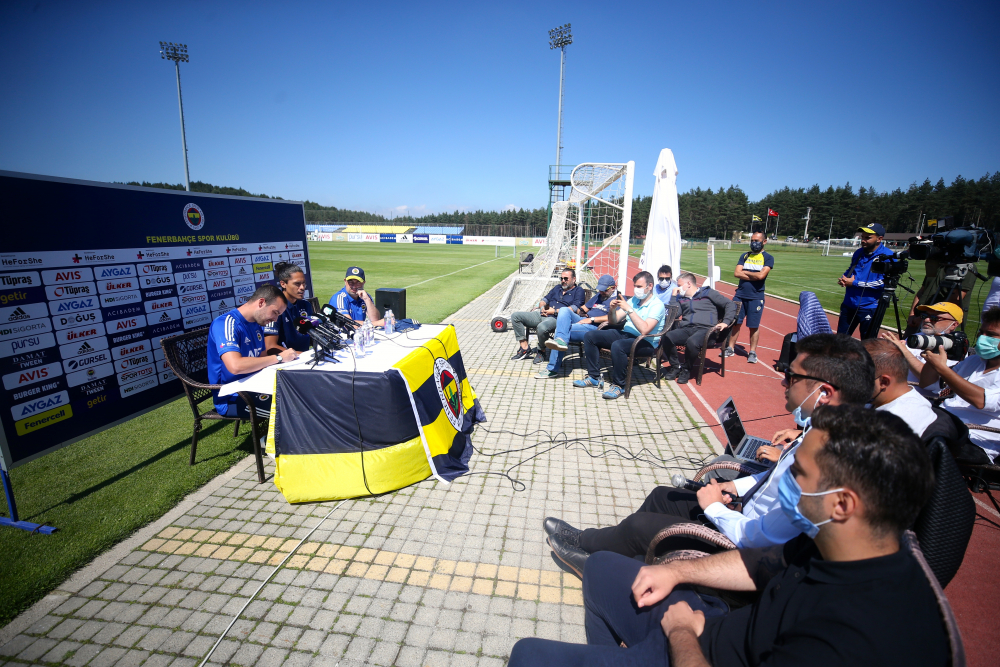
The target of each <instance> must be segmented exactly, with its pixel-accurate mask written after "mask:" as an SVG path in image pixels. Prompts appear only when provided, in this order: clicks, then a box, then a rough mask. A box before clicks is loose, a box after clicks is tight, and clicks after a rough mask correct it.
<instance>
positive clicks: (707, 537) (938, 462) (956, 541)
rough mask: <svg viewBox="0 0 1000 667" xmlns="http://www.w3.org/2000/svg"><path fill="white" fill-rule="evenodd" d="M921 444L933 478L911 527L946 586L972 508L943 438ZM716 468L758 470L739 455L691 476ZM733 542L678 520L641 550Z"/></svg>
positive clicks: (649, 556)
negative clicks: (929, 458) (927, 455)
mask: <svg viewBox="0 0 1000 667" xmlns="http://www.w3.org/2000/svg"><path fill="white" fill-rule="evenodd" d="M925 445H926V447H927V451H928V454H929V455H930V457H931V464H932V465H933V467H934V476H935V484H934V490H933V492H932V494H931V497H930V499H929V500H928V501H927V504H926V505H924V507H923V508H922V509H921V511H920V514H918V515H917V518H916V520H915V521H914V523H913V530H914V531H915V534H916V535H917V536H919V537H920V540H921V542H923V544H924V554H925V555H926V561H925V562H927V563H929V564H930V565H929V567H930V569H931V571H933V573H934V576H935V578H936V581H937V582H939V583H940V585H941V586H947V585H948V582H950V581H951V580H952V578H953V577H954V576H955V573H956V572H958V568H959V567H960V566H961V564H962V559H963V558H964V557H965V550H966V548H967V547H968V545H969V539H970V538H971V536H972V527H973V523H974V522H975V518H976V510H975V504H974V502H973V500H972V498H971V497H970V496H969V493H968V491H966V490H965V485H964V482H963V481H962V477H961V475H960V474H959V471H958V468H957V467H956V465H955V460H954V458H953V457H952V456H951V453H950V451H949V449H948V444H947V442H946V441H945V439H944V438H942V437H934V438H931V440H930V441H929V442H927V443H925ZM721 469H725V470H737V471H739V472H740V473H747V474H752V473H754V472H758V470H756V469H754V468H752V467H751V466H748V465H745V464H742V463H739V462H738V461H720V462H718V463H713V464H709V465H707V466H705V467H704V468H702V469H701V470H700V471H699V472H698V474H697V475H696V476H695V478H694V480H695V481H699V480H700V479H701V478H702V477H703V476H704V475H705V474H706V473H708V472H710V471H712V470H721ZM692 540H695V541H697V543H698V548H697V549H692V548H690V545H691V542H692ZM673 545H676V547H675V546H673ZM702 545H704V546H702ZM735 548H736V545H735V544H733V543H732V542H731V541H730V540H729V539H728V538H726V537H725V536H724V535H722V534H721V533H719V532H718V531H716V530H714V529H712V528H710V527H708V526H704V525H702V524H700V523H677V524H674V525H672V526H669V527H667V528H664V529H663V530H661V531H660V532H659V533H657V534H656V536H655V537H654V538H653V540H652V541H651V542H650V544H649V548H648V549H647V550H646V563H647V564H650V565H653V564H658V563H668V562H670V561H674V560H689V559H692V558H700V557H702V556H707V555H709V554H711V553H716V552H718V551H726V550H728V549H735ZM922 557H923V556H922Z"/></svg>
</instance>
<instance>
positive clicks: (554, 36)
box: [549, 23, 573, 172]
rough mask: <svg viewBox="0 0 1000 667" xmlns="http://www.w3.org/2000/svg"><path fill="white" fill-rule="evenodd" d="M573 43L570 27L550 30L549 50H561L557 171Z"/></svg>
mask: <svg viewBox="0 0 1000 667" xmlns="http://www.w3.org/2000/svg"><path fill="white" fill-rule="evenodd" d="M572 43H573V33H572V32H570V25H569V23H567V24H566V25H561V26H559V27H558V28H553V29H552V30H549V49H559V125H558V126H557V129H556V171H557V172H558V171H559V165H560V164H561V163H562V110H563V83H564V82H565V79H566V47H567V46H569V45H570V44H572Z"/></svg>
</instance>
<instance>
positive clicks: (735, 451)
mask: <svg viewBox="0 0 1000 667" xmlns="http://www.w3.org/2000/svg"><path fill="white" fill-rule="evenodd" d="M715 414H716V416H718V418H719V423H720V424H722V429H723V430H724V431H725V432H726V437H727V438H728V439H729V444H728V446H727V447H726V449H727V451H728V453H729V454H730V455H731V456H733V457H734V458H736V459H739V460H740V461H745V462H747V463H753V464H755V465H757V466H761V467H764V468H767V467H770V466H772V465H774V464H773V463H772V462H770V461H760V460H758V459H757V449H758V448H760V446H761V445H770V444H771V441H770V440H767V439H765V438H758V437H756V436H753V435H747V432H746V429H744V428H743V420H742V419H740V413H739V411H738V410H737V409H736V403H734V402H733V397H732V396H730V397H729V398H727V399H726V400H725V402H724V403H723V404H722V405H720V406H719V409H718V410H716V411H715Z"/></svg>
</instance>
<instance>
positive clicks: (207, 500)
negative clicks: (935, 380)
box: [0, 283, 721, 667]
mask: <svg viewBox="0 0 1000 667" xmlns="http://www.w3.org/2000/svg"><path fill="white" fill-rule="evenodd" d="M504 286H505V283H500V284H499V285H497V286H496V287H494V288H493V289H492V290H490V291H489V292H488V293H487V294H484V295H483V296H481V297H479V298H478V299H476V300H474V301H473V302H472V303H470V304H469V305H468V306H466V307H465V308H463V309H462V310H460V311H459V312H458V313H456V314H455V315H454V316H453V317H452V318H449V320H447V321H448V322H451V323H453V324H454V325H455V327H456V329H457V331H458V337H459V341H460V344H461V346H462V354H463V358H464V361H465V365H466V368H467V370H468V372H469V376H470V380H471V382H472V384H473V386H474V388H475V390H476V392H477V393H478V395H479V398H480V400H481V402H482V405H483V407H484V409H485V411H486V414H487V417H488V418H489V422H488V423H487V424H486V425H485V428H480V429H479V430H478V431H477V432H476V435H475V437H474V438H473V440H474V443H475V445H476V447H477V448H479V449H481V450H482V452H484V453H476V454H475V455H474V456H473V458H472V463H471V467H472V470H473V473H474V474H472V475H469V476H465V477H462V478H459V479H458V480H456V481H455V482H454V483H452V484H451V485H450V486H446V485H444V484H440V483H437V482H434V481H425V482H422V483H420V484H416V485H414V486H411V487H409V488H406V489H402V490H400V491H398V492H396V493H392V494H388V495H385V496H382V497H379V498H368V499H360V500H348V501H345V502H344V503H343V504H342V505H341V506H340V507H337V504H336V503H323V504H308V505H299V506H291V505H289V504H288V503H287V502H285V500H284V498H283V497H282V496H281V494H280V493H279V492H278V491H277V489H276V488H275V487H274V485H273V483H272V482H271V481H270V479H269V480H268V482H267V483H265V484H262V485H258V484H257V483H256V479H255V474H254V471H253V468H252V459H247V460H245V461H244V462H242V463H241V464H239V465H237V466H235V467H234V468H233V469H231V470H230V471H229V472H227V473H226V474H224V475H222V476H220V477H219V478H217V479H216V480H213V482H211V483H210V484H208V485H207V486H206V487H204V488H203V489H201V490H199V491H198V492H197V493H195V494H193V495H192V496H190V497H189V498H187V499H185V500H184V501H183V502H182V503H181V504H180V505H179V506H178V507H177V508H175V509H174V510H173V511H171V512H170V513H169V514H167V515H166V516H164V517H163V518H162V519H160V520H159V521H157V522H155V523H154V524H152V525H150V526H148V527H146V528H145V529H143V530H142V531H140V532H139V533H138V534H136V535H134V536H133V537H132V538H130V539H129V540H127V541H126V542H124V543H122V544H120V545H119V546H118V547H116V548H115V549H114V550H112V551H111V552H109V553H108V554H105V555H104V556H102V557H101V558H99V559H98V560H96V561H95V562H94V563H92V564H91V565H89V566H88V567H87V568H85V569H84V570H82V571H81V572H78V573H77V574H76V575H75V576H74V577H73V578H71V579H70V580H69V581H67V582H65V583H64V584H63V585H62V586H61V587H60V589H59V590H57V591H55V592H54V593H52V594H50V595H49V596H47V597H46V598H45V599H44V600H42V601H41V602H39V603H38V604H37V605H35V606H34V607H33V608H32V609H31V610H29V611H27V612H25V613H24V614H23V615H22V616H20V617H19V618H18V619H16V620H15V621H14V622H13V623H11V624H10V625H8V626H7V627H6V628H4V629H2V630H0V667H3V665H5V664H22V663H32V664H38V663H50V664H66V665H73V666H74V667H76V666H82V665H93V666H108V665H140V664H143V665H168V664H170V665H181V666H193V665H198V664H200V663H201V660H202V659H203V657H204V656H205V655H206V654H207V652H208V651H209V650H210V649H211V647H212V645H213V644H214V643H215V641H216V640H217V638H218V637H219V635H220V633H222V631H223V630H225V629H226V627H227V626H228V625H229V623H230V622H231V621H232V619H233V617H234V615H235V614H236V613H237V612H239V611H240V610H241V609H242V608H243V607H244V605H246V604H247V602H248V601H249V600H250V597H251V596H252V595H253V594H254V592H255V591H257V589H258V588H259V587H260V586H261V584H262V583H263V582H264V581H265V580H267V579H268V578H269V577H270V576H271V575H272V573H274V572H275V568H276V566H277V565H278V564H279V563H281V562H283V561H286V558H287V557H288V555H289V554H290V553H291V552H293V551H294V555H292V556H291V557H290V558H287V562H285V565H284V566H283V567H282V568H281V569H279V570H278V571H277V573H276V574H275V575H274V576H273V579H271V581H270V582H269V583H267V584H266V585H265V586H264V587H263V589H262V590H261V591H260V593H259V594H258V595H257V597H256V599H255V600H254V601H253V602H251V603H250V604H249V606H248V607H247V609H246V611H245V612H243V614H242V616H241V617H240V620H238V621H237V622H236V624H235V625H234V626H233V628H232V630H231V631H230V632H229V634H228V635H227V638H226V639H225V640H223V642H222V643H221V645H220V646H219V648H218V649H217V650H216V651H215V653H214V655H213V656H212V662H211V664H234V665H237V664H238V665H244V666H249V665H281V664H287V665H307V664H310V665H311V664H315V665H331V666H332V665H337V664H340V665H344V666H345V667H346V666H347V665H361V664H374V665H401V666H403V667H406V666H411V665H412V666H417V665H454V666H456V667H457V666H462V665H488V666H492V665H496V666H498V667H499V666H501V665H503V664H504V663H505V662H506V660H507V657H508V656H509V655H510V649H511V647H512V646H513V644H514V642H515V641H516V640H517V639H519V638H521V637H529V636H540V637H548V638H552V639H562V640H565V641H573V642H583V641H585V638H584V632H583V608H582V595H581V590H580V582H579V580H578V579H577V578H576V577H574V576H572V575H569V574H566V573H564V572H563V571H562V570H560V568H559V567H558V566H557V565H556V563H555V562H554V561H553V559H552V557H551V554H550V552H549V549H548V547H547V546H546V545H545V543H544V540H543V537H544V536H543V533H542V530H541V521H542V519H543V518H544V517H545V516H548V515H555V516H561V517H563V518H565V519H566V520H568V521H570V522H571V523H573V524H575V525H578V526H582V527H588V526H596V525H607V524H610V523H613V522H617V521H619V520H620V519H622V518H624V517H625V516H626V515H627V514H629V513H630V512H631V511H632V510H633V509H634V508H635V507H637V506H638V505H639V504H640V503H641V502H642V500H643V498H644V497H645V495H646V493H647V492H648V491H649V489H651V488H652V487H654V486H656V485H657V484H664V483H669V477H670V474H672V473H673V472H676V471H677V470H678V469H681V468H690V467H691V466H692V464H691V463H689V462H687V459H702V458H704V457H706V456H708V455H710V454H711V452H712V450H713V448H716V449H719V451H721V448H720V447H719V443H718V441H717V439H716V437H715V435H713V434H712V432H711V430H710V429H708V428H704V427H703V426H704V424H705V422H704V421H703V418H702V417H701V416H700V415H699V413H698V411H697V410H696V409H695V408H694V406H693V405H692V403H691V402H690V401H689V400H688V398H687V397H686V395H685V394H684V393H682V391H681V390H680V389H679V387H678V386H677V385H676V384H675V383H664V384H663V385H662V387H661V388H660V389H657V388H656V387H654V386H653V385H652V384H651V383H650V382H649V379H650V377H651V375H649V374H646V372H645V371H643V370H638V371H637V381H638V382H640V385H639V386H637V387H636V388H635V389H634V390H633V393H632V396H631V398H630V399H629V400H628V401H626V400H625V399H619V400H617V401H610V402H609V401H605V400H603V399H602V398H601V397H600V395H599V394H598V393H597V392H596V391H594V390H584V389H575V388H573V387H572V386H571V384H570V379H569V378H568V377H564V378H559V379H555V380H535V379H534V378H533V377H532V376H533V375H534V373H535V372H536V371H537V370H538V369H539V368H541V367H542V366H539V365H532V364H531V363H530V362H524V361H509V360H508V357H509V356H510V354H511V352H512V351H513V347H514V340H513V336H512V335H511V334H510V333H506V334H494V333H492V332H490V330H489V324H488V321H489V317H490V314H491V313H492V312H493V309H494V308H495V306H496V303H497V301H498V300H499V298H500V297H501V295H502V294H503V289H504ZM580 363H581V360H580V359H579V358H578V357H577V355H571V356H570V357H569V358H568V359H567V361H566V366H567V371H568V375H571V376H572V377H582V375H583V371H582V368H581V366H580ZM699 427H701V428H699ZM542 431H544V432H545V433H547V434H550V435H551V436H553V437H555V436H556V435H557V434H559V437H565V438H570V439H579V438H587V439H588V440H585V441H580V440H577V441H575V442H573V443H570V445H569V446H568V447H567V446H557V447H555V448H554V449H551V450H550V451H547V452H545V453H542V454H541V455H539V456H537V457H536V458H533V459H531V460H530V461H527V462H525V463H523V464H522V465H520V466H518V467H516V468H514V466H515V464H517V463H519V462H521V461H522V460H524V459H526V458H528V457H530V456H532V455H534V454H536V453H538V452H540V451H543V450H545V449H548V448H550V447H552V446H553V445H552V444H546V443H547V442H548V441H549V439H550V438H549V436H547V435H545V434H543V433H542ZM518 434H530V435H526V436H524V435H518ZM635 434H642V435H635ZM616 442H617V443H620V444H622V445H627V446H628V447H629V449H630V450H631V451H633V452H636V453H638V452H639V450H640V449H641V448H642V447H646V448H648V450H649V451H648V452H647V453H645V454H644V455H643V458H644V460H627V459H626V458H623V457H622V456H620V455H615V454H614V451H615V449H614V447H612V446H611V445H612V443H616ZM522 448H528V449H525V450H524V451H520V452H511V453H507V454H497V455H495V456H487V455H488V454H490V453H491V452H500V451H501V450H511V449H522ZM675 457H677V458H676V459H675ZM657 459H660V460H668V463H667V464H666V466H664V464H663V463H660V462H659V461H657ZM512 468H513V469H512ZM668 468H669V469H668ZM507 471H509V474H510V475H511V476H512V477H514V478H516V479H517V480H518V481H519V482H520V483H521V484H523V490H517V491H515V490H514V489H513V488H512V484H511V483H510V481H508V480H507V479H505V478H504V477H501V476H499V473H503V472H507ZM271 472H273V466H271V465H269V466H268V473H269V474H270V473H271ZM518 488H519V489H521V487H520V485H519V486H518ZM331 510H333V511H332V513H331ZM327 515H329V518H326V519H325V520H324V517H327ZM314 529H315V530H314ZM313 531H314V532H313ZM307 535H308V539H306V540H305V542H304V543H302V544H301V546H298V545H299V543H300V542H302V540H303V539H304V538H306V537H307ZM296 547H298V548H297V549H296Z"/></svg>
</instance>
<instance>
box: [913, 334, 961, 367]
mask: <svg viewBox="0 0 1000 667" xmlns="http://www.w3.org/2000/svg"><path fill="white" fill-rule="evenodd" d="M906 346H907V347H909V348H911V349H914V350H929V351H931V352H936V351H937V349H938V348H939V347H943V348H944V349H945V352H947V353H948V358H949V359H951V360H952V361H961V360H962V359H965V357H966V355H968V353H969V337H968V336H966V335H965V334H964V333H963V332H961V331H952V332H951V333H946V334H921V333H917V334H913V335H911V336H910V337H909V338H907V339H906Z"/></svg>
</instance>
